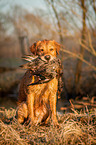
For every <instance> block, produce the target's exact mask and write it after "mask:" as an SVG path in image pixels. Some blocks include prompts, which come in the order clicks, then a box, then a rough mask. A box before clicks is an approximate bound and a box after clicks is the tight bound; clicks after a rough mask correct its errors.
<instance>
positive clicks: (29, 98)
mask: <svg viewBox="0 0 96 145" xmlns="http://www.w3.org/2000/svg"><path fill="white" fill-rule="evenodd" d="M27 105H28V115H29V120H30V121H31V123H34V120H35V119H34V93H29V94H28V96H27Z"/></svg>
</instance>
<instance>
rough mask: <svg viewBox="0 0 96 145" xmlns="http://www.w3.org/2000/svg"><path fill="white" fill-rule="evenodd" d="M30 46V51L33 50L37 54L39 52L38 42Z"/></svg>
mask: <svg viewBox="0 0 96 145" xmlns="http://www.w3.org/2000/svg"><path fill="white" fill-rule="evenodd" d="M29 48H30V51H31V52H32V53H33V54H34V55H36V53H37V43H34V44H33V45H31V46H30V47H29Z"/></svg>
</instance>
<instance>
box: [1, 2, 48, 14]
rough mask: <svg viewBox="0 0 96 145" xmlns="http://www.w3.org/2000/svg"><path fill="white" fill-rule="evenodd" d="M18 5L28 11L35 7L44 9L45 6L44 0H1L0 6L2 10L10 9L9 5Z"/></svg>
mask: <svg viewBox="0 0 96 145" xmlns="http://www.w3.org/2000/svg"><path fill="white" fill-rule="evenodd" d="M14 5H20V6H22V7H24V8H26V9H27V10H29V11H33V10H34V9H35V8H39V9H43V10H46V9H47V6H46V3H45V1H44V0H1V1H0V8H1V9H2V11H3V12H6V11H7V10H8V9H10V6H14Z"/></svg>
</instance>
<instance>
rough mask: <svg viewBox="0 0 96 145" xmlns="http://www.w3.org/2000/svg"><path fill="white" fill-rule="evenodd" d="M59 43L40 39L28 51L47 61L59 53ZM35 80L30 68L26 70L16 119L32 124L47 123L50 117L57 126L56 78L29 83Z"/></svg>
mask: <svg viewBox="0 0 96 145" xmlns="http://www.w3.org/2000/svg"><path fill="white" fill-rule="evenodd" d="M59 50H60V44H59V43H57V42H55V41H54V40H42V41H38V42H36V43H34V44H33V45H32V46H31V47H30V51H31V52H32V54H34V55H35V56H39V57H40V59H41V60H43V61H45V62H46V63H49V62H50V61H52V60H53V59H54V58H56V57H57V54H59ZM34 82H35V75H34V74H33V73H32V71H31V70H30V69H28V70H27V71H26V73H25V74H24V76H23V78H22V80H21V82H20V89H19V97H18V109H17V120H18V122H19V123H24V121H25V120H30V122H31V123H32V124H35V125H37V124H40V123H42V122H43V123H45V124H47V123H48V120H49V118H50V117H51V118H52V121H53V124H54V125H55V126H58V125H59V124H58V120H57V116H56V100H57V91H58V78H57V77H54V78H53V79H51V80H50V81H48V82H46V83H42V84H36V85H29V84H32V83H34Z"/></svg>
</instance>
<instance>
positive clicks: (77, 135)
mask: <svg viewBox="0 0 96 145" xmlns="http://www.w3.org/2000/svg"><path fill="white" fill-rule="evenodd" d="M15 111H16V110H15V109H9V110H6V109H2V108H1V109H0V116H1V117H0V118H1V119H0V144H1V145H4V144H7V145H15V144H19V145H33V144H46V145H47V144H60V145H61V144H63V145H68V144H69V145H95V144H96V136H95V135H96V109H93V110H90V111H89V110H88V108H87V107H86V108H85V111H82V112H81V111H79V112H78V113H67V114H62V115H60V114H58V115H57V117H58V120H59V124H60V127H59V128H56V127H54V126H53V125H52V122H51V120H50V123H49V126H39V125H38V126H34V125H32V126H31V127H29V126H25V125H21V124H19V123H18V122H17V120H16V119H15V118H14V119H13V121H12V122H11V123H9V124H5V123H4V122H5V119H6V118H10V117H11V116H14V115H15Z"/></svg>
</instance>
